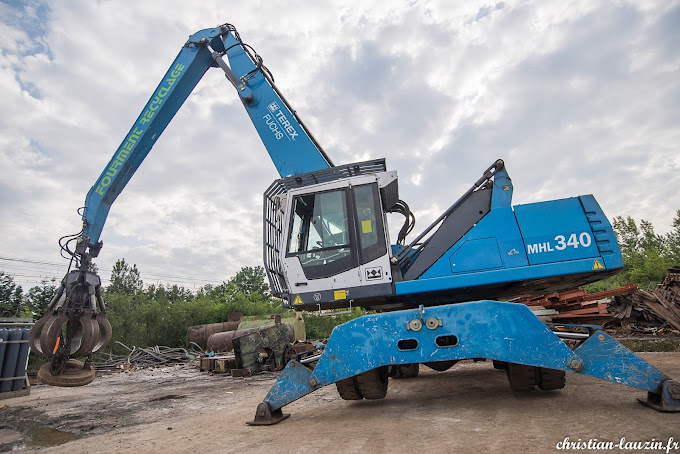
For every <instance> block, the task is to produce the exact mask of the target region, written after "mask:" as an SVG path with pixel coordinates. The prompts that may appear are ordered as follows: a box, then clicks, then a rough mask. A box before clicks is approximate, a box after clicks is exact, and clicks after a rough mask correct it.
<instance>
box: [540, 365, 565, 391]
mask: <svg viewBox="0 0 680 454" xmlns="http://www.w3.org/2000/svg"><path fill="white" fill-rule="evenodd" d="M536 369H537V372H538V373H537V375H538V383H537V384H538V387H539V388H540V389H541V390H542V391H552V390H555V389H562V388H564V385H565V384H566V383H567V377H566V373H565V372H564V371H563V370H557V369H546V368H545V367H537V368H536Z"/></svg>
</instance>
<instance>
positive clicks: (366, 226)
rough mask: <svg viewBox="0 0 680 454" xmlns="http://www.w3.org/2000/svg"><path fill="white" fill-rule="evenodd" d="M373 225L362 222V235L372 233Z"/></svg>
mask: <svg viewBox="0 0 680 454" xmlns="http://www.w3.org/2000/svg"><path fill="white" fill-rule="evenodd" d="M372 232H373V223H372V222H371V221H370V219H369V220H368V221H361V233H372Z"/></svg>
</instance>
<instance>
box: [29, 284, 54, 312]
mask: <svg viewBox="0 0 680 454" xmlns="http://www.w3.org/2000/svg"><path fill="white" fill-rule="evenodd" d="M57 288H58V287H57V285H56V280H55V279H52V280H50V281H48V280H43V281H42V282H41V283H40V285H36V286H35V287H31V289H29V291H28V294H27V295H26V298H25V310H26V312H27V314H25V315H26V316H28V317H33V318H35V319H38V318H40V317H42V316H43V313H44V312H45V309H46V308H47V305H48V304H50V302H51V301H52V298H54V295H55V294H56V293H57Z"/></svg>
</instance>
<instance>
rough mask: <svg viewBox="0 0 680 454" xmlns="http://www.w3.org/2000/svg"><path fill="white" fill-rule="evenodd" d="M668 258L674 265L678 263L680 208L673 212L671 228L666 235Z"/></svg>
mask: <svg viewBox="0 0 680 454" xmlns="http://www.w3.org/2000/svg"><path fill="white" fill-rule="evenodd" d="M666 245H667V253H668V259H669V260H670V262H671V263H672V264H673V265H674V266H677V265H680V210H677V211H676V212H675V217H674V218H673V224H672V229H671V231H670V232H668V235H666Z"/></svg>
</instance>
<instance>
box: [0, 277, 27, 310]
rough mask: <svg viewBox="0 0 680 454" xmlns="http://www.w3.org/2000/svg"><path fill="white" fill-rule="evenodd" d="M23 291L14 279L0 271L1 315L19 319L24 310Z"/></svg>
mask: <svg viewBox="0 0 680 454" xmlns="http://www.w3.org/2000/svg"><path fill="white" fill-rule="evenodd" d="M22 302H23V289H22V288H21V286H20V285H17V284H15V283H14V278H13V277H12V276H10V275H9V274H7V273H5V272H4V271H0V313H2V314H7V315H9V316H10V317H17V316H19V315H20V313H21V310H22Z"/></svg>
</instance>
